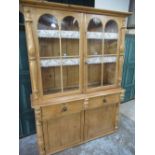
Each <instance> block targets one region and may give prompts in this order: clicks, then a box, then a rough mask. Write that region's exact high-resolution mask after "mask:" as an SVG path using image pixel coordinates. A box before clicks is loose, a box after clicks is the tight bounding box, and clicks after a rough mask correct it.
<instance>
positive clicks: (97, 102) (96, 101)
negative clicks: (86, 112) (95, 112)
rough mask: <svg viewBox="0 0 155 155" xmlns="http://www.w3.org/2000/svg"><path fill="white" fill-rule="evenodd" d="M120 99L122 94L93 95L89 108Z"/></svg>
mask: <svg viewBox="0 0 155 155" xmlns="http://www.w3.org/2000/svg"><path fill="white" fill-rule="evenodd" d="M119 100H120V95H119V94H115V95H107V96H99V97H93V98H90V99H89V100H88V107H87V108H88V109H91V108H97V107H101V106H104V105H108V104H113V103H118V102H119Z"/></svg>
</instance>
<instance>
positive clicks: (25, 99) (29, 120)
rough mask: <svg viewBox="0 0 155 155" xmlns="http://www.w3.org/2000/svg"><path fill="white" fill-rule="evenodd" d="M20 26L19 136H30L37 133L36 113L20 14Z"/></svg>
mask: <svg viewBox="0 0 155 155" xmlns="http://www.w3.org/2000/svg"><path fill="white" fill-rule="evenodd" d="M19 15H20V16H19V17H20V19H19V21H20V24H19V131H20V133H19V136H20V138H22V137H25V136H29V135H31V134H34V133H35V132H36V129H35V119H34V111H33V109H32V108H31V101H30V94H31V93H32V89H31V81H30V72H29V65H28V56H27V48H26V36H25V26H24V17H23V14H22V13H20V14H19Z"/></svg>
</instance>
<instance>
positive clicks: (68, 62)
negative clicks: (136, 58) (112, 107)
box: [40, 56, 117, 67]
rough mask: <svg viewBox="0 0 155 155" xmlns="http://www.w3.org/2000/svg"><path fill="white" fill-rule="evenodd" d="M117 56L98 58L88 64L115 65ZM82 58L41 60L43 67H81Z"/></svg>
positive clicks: (90, 58) (89, 59)
mask: <svg viewBox="0 0 155 155" xmlns="http://www.w3.org/2000/svg"><path fill="white" fill-rule="evenodd" d="M116 60H117V56H96V57H89V58H87V59H86V63H87V64H100V63H113V62H116ZM79 63H80V58H62V59H61V58H60V59H58V58H56V59H55V58H45V59H44V58H41V60H40V65H41V67H57V66H61V65H62V66H76V65H79Z"/></svg>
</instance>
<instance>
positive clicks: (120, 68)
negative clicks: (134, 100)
mask: <svg viewBox="0 0 155 155" xmlns="http://www.w3.org/2000/svg"><path fill="white" fill-rule="evenodd" d="M123 64H124V56H123V55H122V56H119V68H118V72H119V74H118V85H119V86H121V82H122V72H123Z"/></svg>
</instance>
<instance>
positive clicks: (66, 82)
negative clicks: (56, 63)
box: [63, 66, 79, 91]
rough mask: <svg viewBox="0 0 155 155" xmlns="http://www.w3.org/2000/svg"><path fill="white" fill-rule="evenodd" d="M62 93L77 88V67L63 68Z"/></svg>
mask: <svg viewBox="0 0 155 155" xmlns="http://www.w3.org/2000/svg"><path fill="white" fill-rule="evenodd" d="M63 87H64V91H67V90H75V89H78V88H79V66H63Z"/></svg>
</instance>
